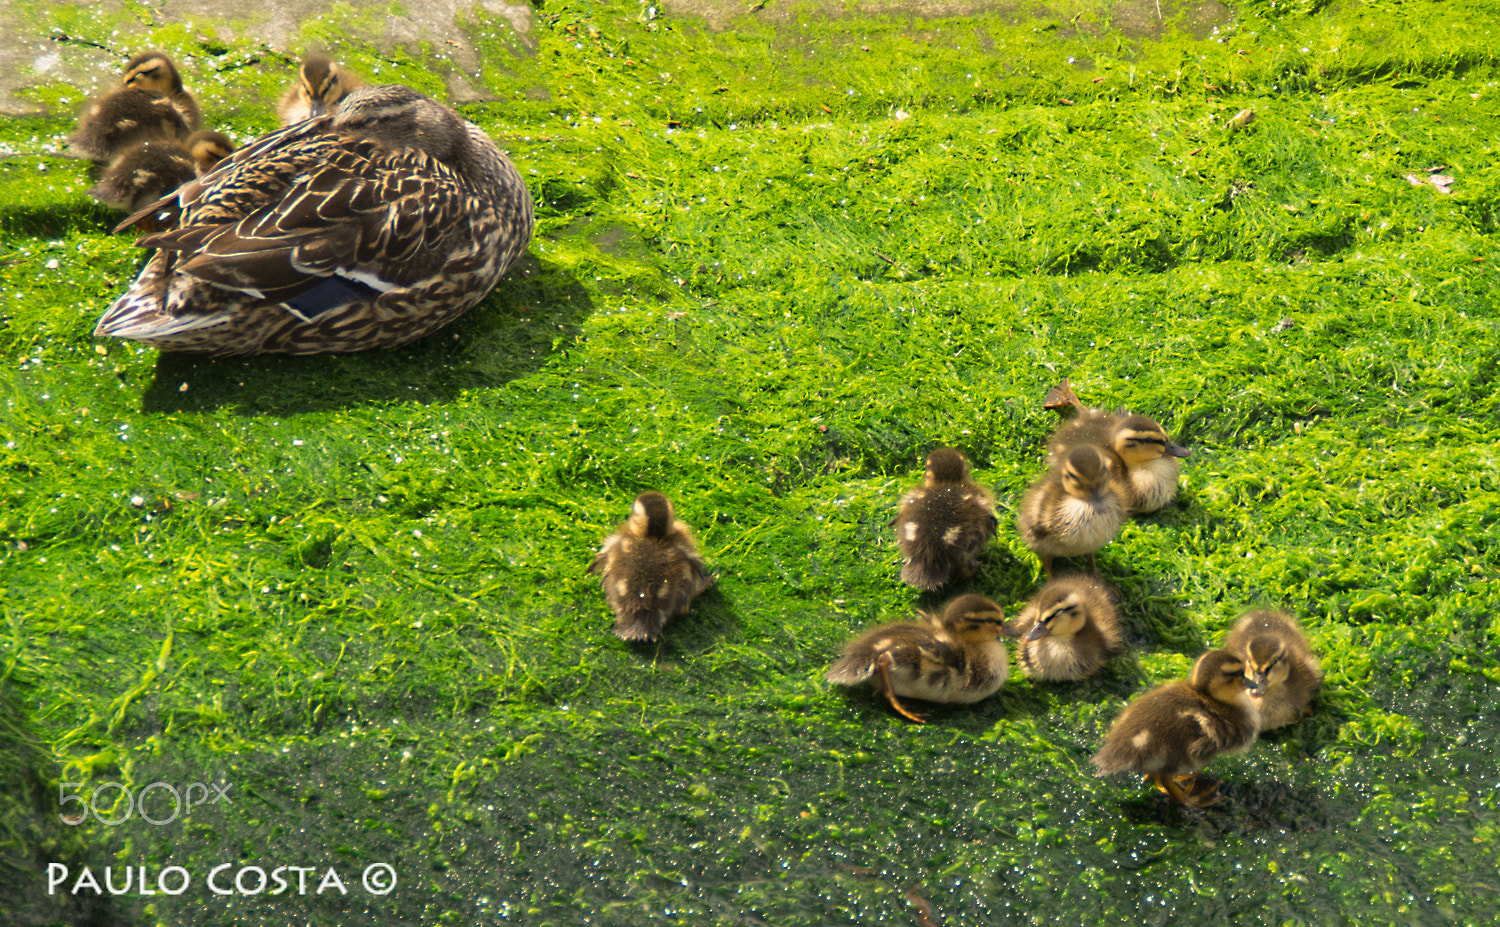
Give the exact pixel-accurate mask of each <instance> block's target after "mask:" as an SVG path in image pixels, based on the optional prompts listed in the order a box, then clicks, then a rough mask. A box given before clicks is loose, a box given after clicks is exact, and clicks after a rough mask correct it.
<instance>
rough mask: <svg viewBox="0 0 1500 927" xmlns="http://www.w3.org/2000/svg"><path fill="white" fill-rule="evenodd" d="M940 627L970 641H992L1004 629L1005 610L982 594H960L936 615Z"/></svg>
mask: <svg viewBox="0 0 1500 927" xmlns="http://www.w3.org/2000/svg"><path fill="white" fill-rule="evenodd" d="M937 623H938V625H939V626H940V627H942V628H944V629H946V630H948V631H951V632H953V634H954V635H955V636H957V637H958V638H959V639H961V640H964V641H969V642H971V643H984V642H986V641H992V640H994V639H995V638H996V637H998V636H1000V634H1001V633H1003V632H1004V630H1005V610H1004V609H1002V608H1001V607H1000V606H999V605H996V604H995V603H994V602H993V601H991V600H990V599H987V598H985V597H984V596H982V595H976V594H974V593H969V594H968V595H961V596H959V597H958V598H956V599H954V600H953V601H951V602H949V603H948V604H947V605H945V606H943V611H942V613H941V614H939V615H938V619H937Z"/></svg>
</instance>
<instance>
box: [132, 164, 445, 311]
mask: <svg viewBox="0 0 1500 927" xmlns="http://www.w3.org/2000/svg"><path fill="white" fill-rule="evenodd" d="M288 154H295V155H296V157H294V158H290V159H286V158H283V159H277V161H276V163H274V164H271V165H267V166H265V168H264V169H263V170H261V171H258V172H249V171H243V170H242V171H239V172H237V173H236V174H234V175H231V178H232V179H235V180H237V181H239V182H238V183H237V184H235V185H234V188H233V189H230V190H221V191H214V195H213V196H212V197H204V196H203V195H201V194H200V196H199V200H200V204H199V208H195V209H194V210H193V211H192V212H191V213H187V214H185V215H184V217H183V222H182V224H180V225H179V226H178V227H177V228H174V229H169V230H166V231H163V232H158V233H155V234H152V235H147V236H145V237H144V238H142V239H141V240H140V242H139V244H140V245H141V246H143V247H148V248H159V249H162V250H165V251H172V252H176V253H177V254H178V256H179V260H178V261H177V262H176V270H177V271H178V272H179V273H183V274H187V275H189V276H191V277H194V278H196V279H198V280H202V281H204V282H207V283H210V284H213V285H214V286H216V287H220V288H222V289H226V290H235V291H238V292H240V293H243V294H245V295H247V296H250V297H252V298H254V299H255V300H257V301H261V302H263V303H264V304H281V305H283V306H285V307H286V308H287V309H288V310H289V311H291V312H293V313H294V314H296V315H298V316H301V317H303V318H304V319H308V320H311V319H312V318H315V317H317V316H318V315H321V314H322V313H324V312H327V311H329V310H331V309H335V308H338V307H340V306H344V305H348V304H349V303H353V302H359V301H365V300H371V299H374V298H376V297H377V296H378V295H379V294H381V293H384V292H388V291H390V290H392V289H395V288H397V287H405V286H409V285H411V284H413V283H416V282H417V281H419V280H423V279H426V278H429V277H432V276H433V275H435V274H437V273H438V272H439V271H440V270H441V269H442V267H443V266H444V264H445V263H446V262H447V261H448V259H449V258H450V256H451V255H452V253H453V251H454V249H455V245H458V244H460V243H461V242H460V240H461V239H462V238H463V237H464V233H465V232H466V231H467V228H468V223H467V222H465V221H462V220H463V215H462V214H463V210H464V208H465V207H466V199H467V197H466V195H465V192H464V190H463V187H462V185H461V183H460V181H459V179H458V177H457V175H456V174H455V173H454V172H453V171H452V170H451V169H450V168H448V167H447V166H446V165H443V164H442V163H440V162H438V161H437V160H435V159H433V158H431V157H430V156H429V155H427V154H426V153H425V152H422V151H418V150H405V151H399V152H388V151H386V150H385V149H383V148H382V147H381V146H379V145H378V144H376V143H374V142H370V141H355V142H349V141H339V140H330V139H328V138H326V137H320V138H315V139H312V140H309V142H308V143H306V144H303V145H300V146H298V148H297V150H296V151H295V152H289V153H288ZM288 161H291V162H292V163H290V164H289V163H288ZM278 187H279V189H278ZM205 200H206V201H205ZM247 200H248V201H249V202H245V201H247ZM251 202H258V205H255V206H254V208H251V209H249V210H248V211H246V212H244V214H243V215H240V216H236V215H235V213H239V212H240V211H241V210H242V209H244V208H245V206H248V205H250V203H251ZM236 207H238V208H236ZM226 213H227V215H226Z"/></svg>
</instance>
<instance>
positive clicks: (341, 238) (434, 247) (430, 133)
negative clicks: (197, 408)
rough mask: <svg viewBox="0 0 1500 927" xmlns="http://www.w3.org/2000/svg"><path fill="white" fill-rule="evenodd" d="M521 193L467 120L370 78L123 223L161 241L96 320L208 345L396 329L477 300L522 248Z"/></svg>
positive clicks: (356, 342)
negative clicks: (326, 110) (334, 104)
mask: <svg viewBox="0 0 1500 927" xmlns="http://www.w3.org/2000/svg"><path fill="white" fill-rule="evenodd" d="M533 223H534V218H533V212H532V202H531V195H530V193H529V192H528V191H527V189H526V184H525V183H524V182H523V181H522V180H521V175H520V174H519V173H517V171H516V169H515V167H514V166H513V165H512V164H511V163H510V161H509V160H508V159H506V157H505V155H503V154H501V153H500V149H499V148H497V147H496V146H495V143H494V142H493V141H491V140H490V138H489V136H487V135H485V134H484V132H482V131H481V130H480V129H479V128H478V127H477V126H475V125H473V124H471V123H469V122H466V121H465V120H464V119H462V118H460V117H459V115H458V114H457V113H455V112H454V111H453V110H451V109H449V108H448V107H446V106H443V105H442V104H440V103H437V102H435V101H433V100H431V99H428V98H427V97H425V96H423V95H422V94H420V93H417V92H416V91H415V90H412V89H410V88H408V87H401V86H395V85H389V86H383V87H366V88H364V89H362V90H358V91H356V92H355V93H353V94H351V95H350V96H349V97H347V98H346V99H345V100H344V101H343V103H341V104H340V106H339V108H338V110H337V111H336V112H333V113H330V114H329V115H326V116H322V117H319V118H316V119H309V120H307V121H305V122H300V123H297V124H296V125H293V126H289V127H288V128H285V129H282V130H280V131H279V132H273V133H272V134H270V135H267V136H264V137H263V138H261V139H259V140H258V141H255V142H252V143H251V144H250V145H248V146H246V147H244V148H241V149H240V150H238V151H236V152H234V153H233V154H231V155H230V156H229V157H228V158H226V159H225V160H224V161H223V162H222V163H220V164H219V166H218V167H217V168H215V169H214V170H213V171H212V172H210V173H208V174H206V175H205V176H203V177H200V178H198V179H197V180H193V181H189V182H188V183H186V184H184V185H183V186H182V187H181V188H179V189H178V190H177V191H176V192H175V193H173V194H170V195H168V196H166V197H163V198H162V199H160V200H158V201H157V202H155V203H153V204H151V205H150V206H148V207H146V208H145V209H142V210H141V211H140V212H138V213H136V214H135V215H133V216H131V217H129V218H127V219H126V220H125V221H124V222H122V223H120V225H119V226H118V228H117V229H116V231H119V230H122V229H127V228H135V227H155V228H158V229H161V231H157V232H155V233H154V234H148V235H146V236H144V237H142V238H141V239H140V240H139V241H138V242H137V244H139V245H140V246H141V247H144V248H155V249H157V251H156V254H154V255H153V256H152V257H151V259H150V260H149V261H148V262H147V263H146V267H145V268H144V269H143V270H142V271H141V273H140V276H138V277H137V278H136V280H135V283H133V284H132V285H131V287H130V289H129V290H127V291H126V293H125V295H123V296H121V297H120V298H119V299H118V300H116V301H115V303H114V304H113V305H112V306H110V307H109V309H108V310H107V311H106V312H105V313H104V316H103V318H101V319H100V320H99V324H98V326H97V327H96V328H95V330H94V334H96V335H108V336H112V337H116V338H130V339H133V340H135V341H140V342H143V343H145V344H149V345H152V346H154V347H159V348H163V349H167V350H174V351H191V352H196V353H204V354H220V355H225V354H260V353H267V352H275V353H283V354H320V353H332V352H344V351H362V350H365V349H367V348H376V347H392V346H395V345H401V344H405V343H407V342H409V341H412V340H414V339H416V338H420V337H421V336H423V335H425V334H427V333H428V332H431V331H433V330H435V329H437V328H440V327H442V326H444V325H446V324H448V323H449V322H451V321H453V320H454V319H456V318H458V317H459V316H460V315H462V314H463V313H464V312H465V311H467V310H468V309H469V308H471V307H472V306H473V305H474V304H475V303H477V302H479V301H480V300H481V299H483V298H484V297H485V295H486V294H488V293H489V292H490V290H491V289H492V288H493V287H494V286H495V283H496V282H497V281H498V280H499V279H500V276H501V275H502V274H504V273H505V271H506V269H507V268H508V267H510V265H511V263H512V262H513V261H515V259H516V258H517V257H519V256H520V254H521V252H522V251H524V250H525V248H526V245H527V243H528V242H529V241H530V240H531V231H532V226H533Z"/></svg>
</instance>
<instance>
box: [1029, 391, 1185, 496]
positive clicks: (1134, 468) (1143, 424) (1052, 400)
mask: <svg viewBox="0 0 1500 927" xmlns="http://www.w3.org/2000/svg"><path fill="white" fill-rule="evenodd" d="M1068 406H1072V407H1073V408H1075V409H1077V410H1078V414H1077V416H1076V417H1075V418H1074V419H1073V420H1072V421H1070V422H1068V423H1066V424H1064V425H1063V426H1062V427H1060V428H1058V429H1057V431H1056V432H1055V433H1053V435H1052V439H1051V441H1050V442H1048V453H1049V458H1050V462H1051V463H1054V464H1055V463H1057V462H1058V461H1059V460H1061V459H1062V458H1063V457H1064V456H1065V455H1066V454H1067V453H1068V452H1069V451H1070V450H1072V449H1073V448H1074V447H1077V446H1078V445H1080V444H1093V445H1096V446H1097V447H1099V448H1100V449H1102V450H1103V451H1104V452H1105V453H1106V454H1108V455H1110V463H1112V464H1113V465H1114V472H1113V477H1112V478H1113V480H1114V482H1115V486H1116V488H1117V489H1119V491H1120V497H1121V499H1122V500H1123V501H1124V503H1125V509H1126V511H1127V513H1128V514H1131V515H1145V514H1149V513H1151V512H1155V511H1156V510H1158V509H1160V508H1161V507H1162V506H1164V505H1166V504H1167V503H1168V502H1171V501H1172V500H1173V499H1175V498H1177V480H1178V476H1179V474H1180V472H1181V469H1182V465H1181V463H1180V462H1179V458H1183V457H1187V456H1189V455H1191V454H1192V453H1193V452H1192V451H1191V450H1189V449H1188V448H1185V447H1183V446H1182V445H1180V444H1177V443H1175V442H1173V441H1172V439H1171V438H1169V437H1168V436H1167V432H1166V430H1165V429H1163V428H1162V427H1161V425H1159V424H1158V423H1157V421H1156V420H1155V419H1153V418H1150V417H1149V416H1145V415H1134V414H1131V413H1129V412H1123V411H1122V412H1105V411H1103V410H1101V409H1091V408H1089V407H1087V406H1085V405H1084V404H1083V403H1082V402H1081V401H1080V400H1079V399H1078V396H1077V394H1075V393H1074V392H1073V388H1072V387H1071V386H1069V385H1068V381H1067V380H1063V381H1062V383H1060V384H1058V386H1057V387H1056V388H1055V389H1054V390H1053V391H1052V393H1051V394H1050V395H1049V396H1048V402H1047V407H1048V408H1058V409H1065V408H1067V407H1068Z"/></svg>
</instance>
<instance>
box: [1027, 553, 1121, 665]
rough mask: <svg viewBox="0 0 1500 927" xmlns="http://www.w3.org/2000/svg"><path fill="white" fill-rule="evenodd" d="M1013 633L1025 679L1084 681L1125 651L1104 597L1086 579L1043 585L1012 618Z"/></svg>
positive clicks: (1096, 583) (1101, 587)
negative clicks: (1018, 640)
mask: <svg viewBox="0 0 1500 927" xmlns="http://www.w3.org/2000/svg"><path fill="white" fill-rule="evenodd" d="M1015 634H1016V636H1017V637H1019V638H1020V647H1019V650H1018V659H1019V660H1020V663H1021V665H1022V666H1023V667H1025V669H1026V675H1028V676H1030V677H1032V678H1033V679H1041V680H1044V681H1048V682H1057V681H1063V680H1077V679H1086V678H1088V677H1089V676H1092V675H1094V674H1095V673H1097V672H1099V670H1100V669H1101V668H1103V666H1104V664H1105V663H1107V662H1109V660H1110V659H1112V658H1113V657H1115V656H1117V655H1118V654H1120V653H1123V652H1124V650H1125V638H1124V635H1123V634H1122V632H1121V630H1120V619H1119V617H1118V615H1117V614H1116V612H1115V605H1114V601H1113V600H1112V597H1111V595H1110V592H1109V590H1108V589H1107V588H1106V586H1105V584H1104V582H1103V581H1102V580H1099V579H1098V578H1096V577H1092V576H1065V577H1061V578H1059V579H1054V580H1052V581H1051V582H1049V583H1047V585H1045V586H1043V587H1042V588H1041V590H1040V591H1039V592H1037V594H1036V595H1035V596H1033V597H1032V599H1031V601H1030V602H1028V603H1026V608H1025V609H1024V610H1023V611H1022V612H1021V614H1020V615H1019V616H1018V617H1017V618H1016V622H1015Z"/></svg>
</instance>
